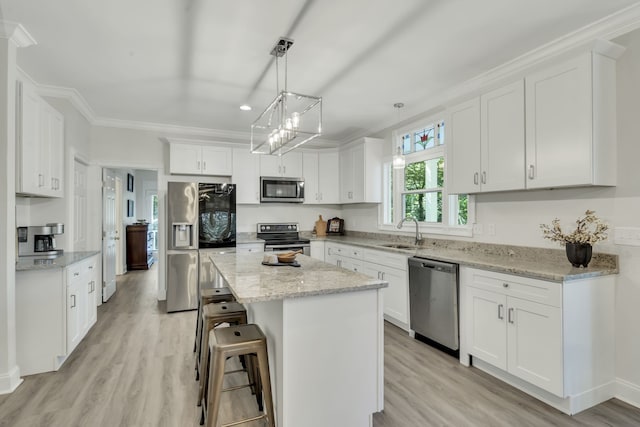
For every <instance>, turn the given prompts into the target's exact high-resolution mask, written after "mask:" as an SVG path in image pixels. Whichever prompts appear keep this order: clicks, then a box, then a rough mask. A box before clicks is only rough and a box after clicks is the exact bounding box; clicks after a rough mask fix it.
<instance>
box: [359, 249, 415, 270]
mask: <svg viewBox="0 0 640 427" xmlns="http://www.w3.org/2000/svg"><path fill="white" fill-rule="evenodd" d="M363 256H364V260H365V261H368V262H371V263H373V264H380V265H386V266H387V267H392V268H397V269H398V270H402V271H407V266H408V264H407V258H408V257H407V256H406V255H400V254H394V253H391V252H385V251H376V250H371V249H365V250H364V255H363Z"/></svg>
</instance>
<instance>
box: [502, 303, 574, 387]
mask: <svg viewBox="0 0 640 427" xmlns="http://www.w3.org/2000/svg"><path fill="white" fill-rule="evenodd" d="M508 305H509V307H508V311H507V314H506V317H507V322H508V327H507V331H508V333H507V342H508V343H509V344H508V345H509V348H508V350H507V354H508V358H509V359H508V371H509V372H510V373H512V374H513V375H516V376H518V377H520V378H522V379H523V380H525V381H527V382H529V383H531V384H534V385H536V386H538V387H540V388H542V389H544V390H547V391H549V392H551V393H553V394H555V395H557V396H560V397H564V393H563V391H564V389H563V380H562V378H563V370H562V315H561V311H560V308H557V307H551V306H548V305H543V304H538V303H535V302H531V301H527V300H522V299H519V298H508Z"/></svg>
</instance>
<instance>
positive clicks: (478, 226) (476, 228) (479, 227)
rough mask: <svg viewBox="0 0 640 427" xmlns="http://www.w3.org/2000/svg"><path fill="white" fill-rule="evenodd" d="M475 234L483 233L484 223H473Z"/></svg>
mask: <svg viewBox="0 0 640 427" xmlns="http://www.w3.org/2000/svg"><path fill="white" fill-rule="evenodd" d="M473 234H482V224H473Z"/></svg>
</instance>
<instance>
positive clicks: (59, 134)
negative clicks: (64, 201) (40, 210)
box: [43, 101, 64, 197]
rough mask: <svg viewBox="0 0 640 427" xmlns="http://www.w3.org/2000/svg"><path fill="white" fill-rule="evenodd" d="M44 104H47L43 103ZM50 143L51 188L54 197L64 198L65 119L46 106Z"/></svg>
mask: <svg viewBox="0 0 640 427" xmlns="http://www.w3.org/2000/svg"><path fill="white" fill-rule="evenodd" d="M43 103H44V104H46V102H44V101H43ZM45 111H46V112H45V113H43V115H48V127H47V130H46V131H47V132H48V143H49V149H48V151H49V188H50V191H51V195H52V196H54V197H63V196H64V117H63V116H62V114H60V113H59V112H58V111H56V110H55V109H54V108H53V107H51V106H49V105H48V104H46V107H45Z"/></svg>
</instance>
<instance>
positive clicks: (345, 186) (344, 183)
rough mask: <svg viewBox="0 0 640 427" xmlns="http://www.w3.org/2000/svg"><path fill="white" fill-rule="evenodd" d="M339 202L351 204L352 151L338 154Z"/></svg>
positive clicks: (348, 150)
mask: <svg viewBox="0 0 640 427" xmlns="http://www.w3.org/2000/svg"><path fill="white" fill-rule="evenodd" d="M340 202H341V203H352V202H353V149H352V148H351V149H347V150H344V151H341V152H340Z"/></svg>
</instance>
